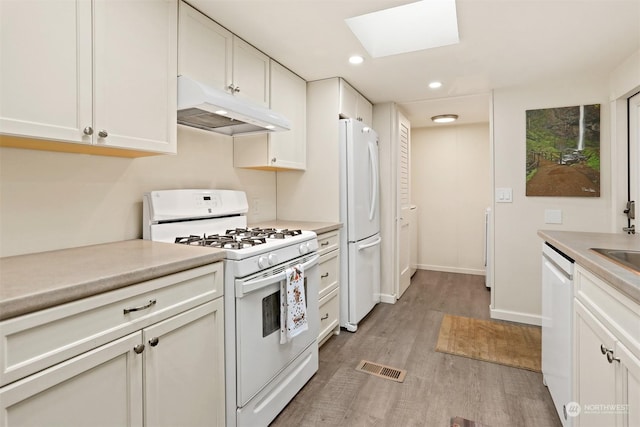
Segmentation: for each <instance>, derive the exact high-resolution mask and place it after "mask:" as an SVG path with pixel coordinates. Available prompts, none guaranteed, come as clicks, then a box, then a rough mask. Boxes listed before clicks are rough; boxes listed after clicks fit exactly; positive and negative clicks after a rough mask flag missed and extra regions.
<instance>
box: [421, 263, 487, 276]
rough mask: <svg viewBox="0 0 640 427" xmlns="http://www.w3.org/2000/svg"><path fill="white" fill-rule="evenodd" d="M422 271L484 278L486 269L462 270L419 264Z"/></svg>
mask: <svg viewBox="0 0 640 427" xmlns="http://www.w3.org/2000/svg"><path fill="white" fill-rule="evenodd" d="M417 267H418V269H420V270H432V271H442V272H444V273H461V274H473V275H475V276H484V275H485V271H484V269H477V268H460V267H447V266H443V265H430V264H418V266H417Z"/></svg>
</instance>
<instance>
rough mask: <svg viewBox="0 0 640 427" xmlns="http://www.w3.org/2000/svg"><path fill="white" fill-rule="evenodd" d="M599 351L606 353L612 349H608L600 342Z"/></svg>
mask: <svg viewBox="0 0 640 427" xmlns="http://www.w3.org/2000/svg"><path fill="white" fill-rule="evenodd" d="M600 352H601V353H602V354H604V355H607V354H608V353H609V352H613V350H610V349H608V348H607V347H605V346H604V344H600Z"/></svg>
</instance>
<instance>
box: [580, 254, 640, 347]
mask: <svg viewBox="0 0 640 427" xmlns="http://www.w3.org/2000/svg"><path fill="white" fill-rule="evenodd" d="M575 296H576V298H577V299H578V300H579V301H580V302H582V303H583V304H584V305H585V306H586V307H587V308H588V309H589V310H590V311H591V312H592V313H593V314H594V316H596V317H597V318H598V320H600V321H601V322H602V323H603V324H604V325H605V326H606V327H607V328H608V329H609V330H611V331H612V332H613V334H614V335H615V336H616V337H618V338H619V339H620V341H621V342H622V343H623V344H624V345H625V346H627V347H629V348H630V349H631V350H632V351H633V352H634V353H635V354H637V355H640V305H639V304H637V303H635V302H634V301H632V300H631V299H629V298H627V297H626V296H625V295H623V294H622V293H620V292H618V291H617V290H616V289H614V288H613V287H612V286H611V285H609V284H607V283H606V282H604V281H603V280H602V279H600V278H599V277H598V276H596V275H594V274H592V273H591V272H589V271H586V270H585V269H583V268H581V267H580V266H577V267H576V277H575Z"/></svg>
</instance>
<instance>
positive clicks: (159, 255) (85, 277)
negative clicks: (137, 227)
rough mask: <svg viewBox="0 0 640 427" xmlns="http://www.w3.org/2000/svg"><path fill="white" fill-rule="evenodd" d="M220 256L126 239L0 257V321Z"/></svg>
mask: <svg viewBox="0 0 640 427" xmlns="http://www.w3.org/2000/svg"><path fill="white" fill-rule="evenodd" d="M224 254H225V252H224V251H223V250H220V249H213V248H203V247H196V246H188V245H176V244H173V243H160V242H152V241H149V240H126V241H123V242H116V243H105V244H100V245H92V246H84V247H79V248H72V249H62V250H57V251H50V252H41V253H35V254H28V255H18V256H11V257H4V258H0V320H3V319H8V318H11V317H14V316H18V315H22V314H26V313H30V312H33V311H36V310H41V309H44V308H48V307H53V306H56V305H59V304H63V303H66V302H70V301H74V300H77V299H80V298H85V297H88V296H92V295H97V294H100V293H103V292H108V291H111V290H114V289H118V288H122V287H125V286H128V285H133V284H136V283H140V282H144V281H146V280H151V279H155V278H157V277H161V276H166V275H168V274H173V273H177V272H179V271H183V270H188V269H191V268H195V267H200V266H202V265H206V264H211V263H213V262H216V261H220V260H222V259H223V258H224Z"/></svg>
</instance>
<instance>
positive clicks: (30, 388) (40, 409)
mask: <svg viewBox="0 0 640 427" xmlns="http://www.w3.org/2000/svg"><path fill="white" fill-rule="evenodd" d="M141 343H142V333H141V332H137V333H134V334H131V335H128V336H126V337H124V338H121V339H119V340H116V341H113V342H111V343H109V344H105V345H104V346H102V347H99V348H97V349H95V350H92V351H90V352H87V353H84V354H82V355H80V356H77V357H74V358H73V359H70V360H68V361H66V362H63V363H60V364H58V365H56V366H53V367H51V368H49V369H46V370H44V371H42V372H39V373H37V374H34V375H31V376H29V377H27V378H25V379H23V380H21V381H18V382H16V383H13V384H10V385H8V386H6V387H3V388H2V389H0V407H1V408H2V415H1V416H0V426H3V427H4V426H21V427H22V426H34V427H35V426H47V425H48V426H66V427H73V426H78V427H83V426H90V425H105V426H107V425H109V426H142V425H143V423H142V396H143V391H142V390H143V388H142V369H143V368H142V364H143V362H142V357H141V356H140V355H137V354H136V353H135V352H134V350H133V348H134V347H135V346H137V345H140V344H141Z"/></svg>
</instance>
